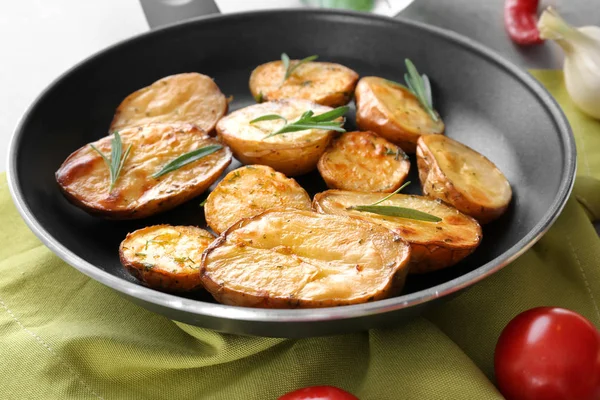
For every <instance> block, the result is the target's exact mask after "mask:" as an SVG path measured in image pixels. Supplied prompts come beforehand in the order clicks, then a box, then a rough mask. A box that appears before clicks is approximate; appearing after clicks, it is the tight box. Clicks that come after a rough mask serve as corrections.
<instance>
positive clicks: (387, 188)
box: [317, 132, 410, 192]
mask: <svg viewBox="0 0 600 400" xmlns="http://www.w3.org/2000/svg"><path fill="white" fill-rule="evenodd" d="M317 167H318V168H319V172H320V173H321V176H322V177H323V179H324V180H325V183H327V187H329V188H331V189H342V190H351V191H357V192H393V191H394V190H396V189H398V188H399V187H400V186H401V185H402V183H403V182H404V181H405V180H406V177H407V176H408V171H409V170H410V161H408V156H407V155H406V154H405V153H404V151H402V149H401V148H400V147H398V146H396V145H395V144H393V143H390V142H388V141H387V140H385V139H384V138H382V137H379V136H377V135H375V134H374V133H373V132H346V133H343V134H342V135H341V136H340V137H338V138H337V139H335V140H334V141H333V142H332V143H331V144H330V145H329V147H328V148H327V150H326V151H325V153H323V155H322V156H321V158H320V159H319V163H318V164H317Z"/></svg>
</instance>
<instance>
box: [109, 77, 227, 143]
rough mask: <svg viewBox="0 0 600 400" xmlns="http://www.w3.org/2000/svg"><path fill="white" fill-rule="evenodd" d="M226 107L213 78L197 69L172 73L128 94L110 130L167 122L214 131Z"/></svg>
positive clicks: (225, 101)
mask: <svg viewBox="0 0 600 400" xmlns="http://www.w3.org/2000/svg"><path fill="white" fill-rule="evenodd" d="M227 107H228V103H227V99H226V98H225V95H223V93H221V90H220V89H219V87H218V86H217V84H216V83H215V82H214V81H213V80H212V78H210V77H208V76H206V75H202V74H198V73H195V72H192V73H186V74H177V75H171V76H167V77H164V78H162V79H160V80H158V81H156V82H154V83H153V84H152V85H150V86H147V87H145V88H142V89H140V90H138V91H136V92H133V93H132V94H130V95H129V96H127V97H126V98H125V100H123V102H121V104H120V105H119V107H118V108H117V111H116V112H115V116H114V118H113V121H112V123H111V125H110V132H113V131H118V130H121V129H125V128H129V127H133V126H144V125H148V124H152V123H168V124H193V125H195V126H197V127H198V128H200V129H202V130H204V131H206V132H208V133H212V132H213V130H214V129H215V125H216V124H217V121H218V120H219V119H221V117H222V116H223V115H225V114H226V113H227Z"/></svg>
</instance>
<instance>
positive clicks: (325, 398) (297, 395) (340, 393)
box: [278, 386, 359, 400]
mask: <svg viewBox="0 0 600 400" xmlns="http://www.w3.org/2000/svg"><path fill="white" fill-rule="evenodd" d="M278 400H359V399H358V397H356V396H354V395H351V394H350V393H348V392H346V391H345V390H342V389H338V388H336V387H334V386H311V387H306V388H304V389H298V390H295V391H293V392H290V393H288V394H284V395H283V396H281V397H280V398H279V399H278Z"/></svg>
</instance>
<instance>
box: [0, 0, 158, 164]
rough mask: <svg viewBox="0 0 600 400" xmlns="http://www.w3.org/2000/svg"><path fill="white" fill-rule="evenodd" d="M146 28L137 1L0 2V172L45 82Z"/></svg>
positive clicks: (4, 0) (38, 0) (61, 0)
mask: <svg viewBox="0 0 600 400" xmlns="http://www.w3.org/2000/svg"><path fill="white" fill-rule="evenodd" d="M148 29H149V28H148V24H147V22H146V19H145V17H144V14H143V12H142V8H141V6H140V3H139V1H138V0H102V1H100V0H95V1H90V0H1V1H0V51H1V53H0V88H2V90H1V92H0V110H1V111H0V171H2V170H5V169H6V159H7V151H8V141H9V138H10V136H11V135H12V132H13V130H14V129H15V127H16V125H17V123H18V122H19V119H20V118H21V115H22V114H23V113H24V112H25V110H26V109H27V107H28V106H29V104H30V103H31V102H32V101H33V100H34V99H35V98H36V97H37V95H38V94H39V93H40V92H41V91H42V90H43V89H44V88H45V87H46V86H47V85H48V84H49V83H50V82H52V81H53V80H54V79H55V78H56V77H58V76H59V75H61V74H62V73H63V72H64V71H66V70H67V69H69V68H70V67H72V66H73V65H74V64H76V63H77V62H79V61H81V60H83V59H85V58H86V57H88V56H90V55H92V54H93V53H95V52H97V51H98V50H100V49H103V48H105V47H107V46H109V45H111V44H113V43H115V42H118V41H120V40H122V39H125V38H128V37H130V36H133V35H136V34H138V33H141V32H144V31H147V30H148Z"/></svg>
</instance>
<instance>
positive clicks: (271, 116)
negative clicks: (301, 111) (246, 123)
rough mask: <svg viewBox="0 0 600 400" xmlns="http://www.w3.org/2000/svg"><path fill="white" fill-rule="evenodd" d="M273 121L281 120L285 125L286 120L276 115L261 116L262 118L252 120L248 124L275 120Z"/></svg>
mask: <svg viewBox="0 0 600 400" xmlns="http://www.w3.org/2000/svg"><path fill="white" fill-rule="evenodd" d="M275 119H282V120H284V121H285V123H286V124H287V119H285V118H284V117H282V116H281V115H277V114H267V115H263V116H262V117H258V118H255V119H253V120H252V121H250V123H251V124H254V123H256V122H260V121H272V120H275Z"/></svg>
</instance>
